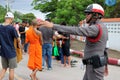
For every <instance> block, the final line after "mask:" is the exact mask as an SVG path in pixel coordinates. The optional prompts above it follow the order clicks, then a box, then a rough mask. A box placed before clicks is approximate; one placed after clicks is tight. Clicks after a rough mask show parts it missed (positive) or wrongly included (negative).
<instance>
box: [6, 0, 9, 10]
mask: <svg viewBox="0 0 120 80" xmlns="http://www.w3.org/2000/svg"><path fill="white" fill-rule="evenodd" d="M6 1H7V12H8V10H9V0H6Z"/></svg>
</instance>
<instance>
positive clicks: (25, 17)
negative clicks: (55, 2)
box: [22, 13, 36, 22]
mask: <svg viewBox="0 0 120 80" xmlns="http://www.w3.org/2000/svg"><path fill="white" fill-rule="evenodd" d="M35 18H36V17H35V15H34V14H33V13H27V14H23V15H22V20H27V21H29V22H31V21H32V20H33V19H35Z"/></svg>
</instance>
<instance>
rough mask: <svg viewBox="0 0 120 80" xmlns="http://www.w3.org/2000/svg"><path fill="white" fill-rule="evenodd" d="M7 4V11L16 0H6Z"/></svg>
mask: <svg viewBox="0 0 120 80" xmlns="http://www.w3.org/2000/svg"><path fill="white" fill-rule="evenodd" d="M5 1H6V4H7V12H8V11H9V10H10V3H12V2H14V0H5Z"/></svg>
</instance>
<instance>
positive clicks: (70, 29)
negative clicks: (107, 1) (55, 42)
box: [40, 21, 99, 37]
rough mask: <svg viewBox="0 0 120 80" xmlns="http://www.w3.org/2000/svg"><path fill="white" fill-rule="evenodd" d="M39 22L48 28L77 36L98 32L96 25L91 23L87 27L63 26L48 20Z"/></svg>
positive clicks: (92, 34) (91, 34)
mask: <svg viewBox="0 0 120 80" xmlns="http://www.w3.org/2000/svg"><path fill="white" fill-rule="evenodd" d="M40 24H41V25H44V26H46V27H49V28H53V29H54V30H57V31H60V32H65V33H69V34H74V35H79V36H87V37H90V36H96V35H97V34H98V32H99V29H98V28H97V27H96V25H92V26H89V27H88V26H84V27H75V26H64V25H58V24H53V23H51V22H48V21H42V22H41V23H40Z"/></svg>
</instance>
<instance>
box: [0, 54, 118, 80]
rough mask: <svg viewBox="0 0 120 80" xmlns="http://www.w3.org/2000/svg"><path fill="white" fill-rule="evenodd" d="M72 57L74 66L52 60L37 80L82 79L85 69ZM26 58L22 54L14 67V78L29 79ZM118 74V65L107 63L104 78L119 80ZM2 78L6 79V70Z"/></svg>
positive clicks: (38, 75) (26, 56) (106, 79)
mask: <svg viewBox="0 0 120 80" xmlns="http://www.w3.org/2000/svg"><path fill="white" fill-rule="evenodd" d="M72 59H74V60H77V61H78V63H77V64H76V65H75V67H72V68H64V67H62V66H61V65H60V64H59V63H58V62H57V61H55V60H53V70H50V71H48V70H47V69H45V70H44V71H42V72H38V73H37V77H38V78H39V80H82V78H83V75H84V72H85V71H84V70H83V69H81V59H80V58H75V57H72ZM27 60H28V55H27V54H26V55H23V60H22V61H21V62H20V63H19V64H18V68H16V69H15V80H31V79H30V77H29V74H30V73H31V71H30V70H29V69H28V68H27V66H26V65H27ZM0 69H1V64H0ZM119 76H120V67H119V66H111V65H109V76H107V77H105V80H120V77H119ZM3 80H8V72H7V73H6V75H5V78H4V79H3Z"/></svg>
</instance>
